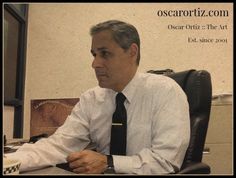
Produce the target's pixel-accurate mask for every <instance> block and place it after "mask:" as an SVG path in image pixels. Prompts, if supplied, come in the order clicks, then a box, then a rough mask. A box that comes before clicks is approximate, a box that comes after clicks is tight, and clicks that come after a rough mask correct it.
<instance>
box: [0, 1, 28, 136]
mask: <svg viewBox="0 0 236 178" xmlns="http://www.w3.org/2000/svg"><path fill="white" fill-rule="evenodd" d="M27 12H28V5H26V4H16V3H15V4H14V3H11V4H10V3H8V4H4V24H3V25H4V60H3V66H4V70H3V71H4V73H3V76H4V90H3V91H4V106H10V107H12V108H13V111H14V127H13V138H20V137H22V136H23V104H24V74H25V56H26V55H25V54H26V31H27ZM5 122H6V121H5Z"/></svg>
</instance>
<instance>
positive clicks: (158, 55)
mask: <svg viewBox="0 0 236 178" xmlns="http://www.w3.org/2000/svg"><path fill="white" fill-rule="evenodd" d="M199 7H200V8H201V9H205V10H207V9H211V10H215V9H222V10H228V11H229V17H211V18H201V17H183V18H178V17H165V18H164V17H162V18H161V17H158V16H157V14H156V13H157V11H158V10H159V9H194V8H199ZM232 8H233V5H232V4H222V3H220V4H212V3H211V4H207V3H204V4H199V3H197V4H180V3H178V4H164V3H160V4H159V3H153V4H152V3H148V4H146V3H125V4H124V3H118V4H115V3H112V4H109V3H106V4H102V3H99V4H96V3H93V4H90V3H84V4H80V3H76V4H61V3H60V4H43V3H40V4H30V6H29V24H28V46H27V62H26V81H25V105H24V119H25V122H24V124H25V125H24V138H27V137H29V121H30V100H31V99H41V98H71V97H79V96H80V94H81V93H82V92H84V91H86V90H87V89H88V88H90V87H93V86H95V85H96V84H97V82H96V79H95V75H94V72H93V70H92V68H91V62H92V56H91V54H90V52H89V51H90V45H91V38H90V36H89V28H90V27H91V26H92V25H94V24H96V23H98V22H101V21H105V20H108V19H119V20H124V21H127V22H130V23H132V24H133V25H134V26H136V27H137V29H138V30H139V33H140V38H141V63H140V67H139V71H141V72H145V71H147V70H150V69H166V68H171V69H174V70H175V71H181V70H186V69H190V68H196V69H206V70H208V71H209V72H210V73H211V75H212V83H213V93H214V94H219V93H224V92H227V93H228V92H232V75H233V69H232V63H233V55H232V52H233V49H232V46H233V45H232V43H233V42H232V40H233V38H232V14H233V10H232ZM169 24H171V25H186V24H190V25H195V24H197V25H200V26H201V27H202V26H205V25H206V24H213V25H217V26H219V25H227V29H225V30H203V29H201V30H189V29H185V30H170V29H168V25H169ZM188 37H197V38H202V37H204V38H214V39H215V38H223V39H225V38H226V39H227V43H221V44H216V43H211V44H202V43H189V42H188Z"/></svg>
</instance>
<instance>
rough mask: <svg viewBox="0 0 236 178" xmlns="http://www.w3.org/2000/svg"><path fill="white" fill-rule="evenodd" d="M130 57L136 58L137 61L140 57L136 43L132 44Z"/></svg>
mask: <svg viewBox="0 0 236 178" xmlns="http://www.w3.org/2000/svg"><path fill="white" fill-rule="evenodd" d="M130 56H131V57H132V58H133V57H134V58H135V60H136V59H137V56H138V45H137V44H135V43H132V44H131V45H130Z"/></svg>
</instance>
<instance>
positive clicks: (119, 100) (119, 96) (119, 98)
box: [116, 93, 126, 104]
mask: <svg viewBox="0 0 236 178" xmlns="http://www.w3.org/2000/svg"><path fill="white" fill-rule="evenodd" d="M125 99H126V97H125V95H124V94H123V93H118V94H117V95H116V103H117V104H118V103H120V104H123V103H124V101H125Z"/></svg>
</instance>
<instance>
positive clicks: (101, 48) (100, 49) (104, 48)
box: [90, 47, 108, 53]
mask: <svg viewBox="0 0 236 178" xmlns="http://www.w3.org/2000/svg"><path fill="white" fill-rule="evenodd" d="M97 50H98V51H103V50H108V48H106V47H100V48H97ZM90 52H91V53H95V51H94V50H92V49H91V50H90Z"/></svg>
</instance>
